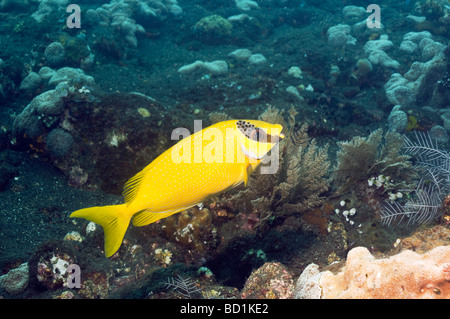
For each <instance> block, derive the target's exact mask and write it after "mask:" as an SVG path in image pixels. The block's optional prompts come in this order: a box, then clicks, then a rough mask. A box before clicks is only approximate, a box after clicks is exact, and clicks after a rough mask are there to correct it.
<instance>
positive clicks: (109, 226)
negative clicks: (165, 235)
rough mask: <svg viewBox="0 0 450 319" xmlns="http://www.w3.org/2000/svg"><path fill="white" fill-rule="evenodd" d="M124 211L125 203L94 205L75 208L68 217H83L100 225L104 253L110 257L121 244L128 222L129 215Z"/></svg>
mask: <svg viewBox="0 0 450 319" xmlns="http://www.w3.org/2000/svg"><path fill="white" fill-rule="evenodd" d="M126 211H127V207H126V204H122V205H110V206H101V207H100V206H96V207H89V208H83V209H80V210H77V211H75V212H73V213H72V214H71V215H70V217H71V218H72V217H79V218H84V219H87V220H90V221H92V222H94V223H96V224H98V225H100V226H102V227H103V232H104V234H105V255H106V257H111V256H112V255H113V254H114V253H115V252H116V251H117V250H118V249H119V247H120V245H121V244H122V240H123V237H124V236H125V232H126V231H127V228H128V225H129V224H130V220H131V216H129V215H128V214H127V213H126Z"/></svg>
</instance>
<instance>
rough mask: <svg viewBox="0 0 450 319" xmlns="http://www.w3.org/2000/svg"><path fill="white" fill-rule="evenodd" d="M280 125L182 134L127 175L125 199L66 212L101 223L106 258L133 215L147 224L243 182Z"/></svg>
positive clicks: (228, 124)
mask: <svg viewBox="0 0 450 319" xmlns="http://www.w3.org/2000/svg"><path fill="white" fill-rule="evenodd" d="M282 129H283V128H282V126H281V125H279V124H269V123H266V122H263V121H257V120H230V121H224V122H219V123H217V124H214V125H212V126H210V127H207V128H205V129H203V130H201V131H198V132H196V133H194V134H192V135H189V136H187V137H185V138H183V139H182V140H181V141H179V142H178V143H177V144H175V145H174V146H172V147H171V148H169V149H168V150H166V151H165V152H164V153H162V154H161V155H160V156H158V157H157V158H156V159H155V160H154V161H153V162H151V163H150V164H149V165H147V166H146V167H145V168H144V169H143V170H142V171H140V172H139V173H137V174H136V175H135V176H133V177H132V178H131V179H129V180H128V182H127V183H126V184H125V186H124V190H123V197H124V199H125V203H124V204H121V205H111V206H101V207H90V208H84V209H80V210H77V211H75V212H73V213H72V214H71V215H70V217H80V218H85V219H87V220H90V221H93V222H94V223H96V224H99V225H101V226H102V227H103V230H104V236H105V255H106V257H110V256H112V255H113V254H114V253H115V252H116V251H117V250H118V249H119V247H120V245H121V243H122V240H123V237H124V235H125V232H126V230H127V228H128V225H129V223H130V220H131V218H133V225H134V226H145V225H148V224H151V223H154V222H156V221H157V220H160V219H163V218H166V217H168V216H170V215H172V214H175V213H178V212H181V211H184V210H186V209H188V208H190V207H193V206H195V205H197V204H200V203H202V202H203V201H204V200H205V199H207V198H208V197H210V196H212V195H214V194H217V193H220V192H223V191H225V190H228V189H231V188H233V187H236V186H238V185H239V184H241V183H245V184H247V179H248V175H249V174H250V173H252V172H253V171H254V170H255V168H256V167H257V166H258V165H259V164H260V163H261V161H262V159H263V158H264V157H266V158H268V156H267V155H268V153H269V151H270V150H271V149H272V148H273V147H274V146H275V145H277V143H278V142H279V140H280V138H284V135H283V134H282V133H281V130H282ZM174 132H176V131H174ZM272 153H274V152H272ZM272 155H273V154H271V156H272ZM276 159H278V158H276Z"/></svg>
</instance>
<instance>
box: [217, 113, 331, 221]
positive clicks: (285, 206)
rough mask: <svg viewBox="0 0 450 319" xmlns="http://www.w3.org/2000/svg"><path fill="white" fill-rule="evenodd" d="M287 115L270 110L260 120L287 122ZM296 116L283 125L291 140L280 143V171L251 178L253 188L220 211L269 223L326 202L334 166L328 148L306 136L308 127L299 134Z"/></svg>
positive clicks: (231, 199) (225, 203) (226, 201)
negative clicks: (257, 217) (251, 215)
mask: <svg viewBox="0 0 450 319" xmlns="http://www.w3.org/2000/svg"><path fill="white" fill-rule="evenodd" d="M283 114H284V112H282V111H280V110H278V109H276V108H273V107H268V108H267V110H266V111H265V112H264V113H263V114H261V116H260V118H261V119H262V120H264V121H268V122H273V123H286V122H285V121H284V119H283ZM295 115H296V113H295V111H294V110H293V109H291V111H290V112H289V114H288V117H289V122H287V123H286V124H285V125H283V127H285V128H286V129H287V131H288V133H287V134H286V135H287V136H289V138H288V139H286V140H285V141H282V142H281V143H280V145H279V150H277V151H276V153H275V156H276V158H274V159H273V160H274V161H273V162H272V163H271V164H272V165H276V168H277V169H276V170H275V171H274V172H272V173H269V174H260V173H256V174H254V175H252V176H250V180H249V187H247V188H246V189H244V190H241V191H239V192H238V193H236V194H234V195H231V196H229V197H227V198H226V199H224V200H220V201H219V202H218V203H217V206H218V207H219V208H225V207H226V209H230V210H231V211H236V210H237V211H241V212H250V213H256V214H257V215H258V216H259V219H260V221H261V223H265V222H269V221H270V220H271V219H272V218H274V217H272V218H270V217H271V216H277V217H281V216H282V215H286V216H287V215H289V214H293V213H301V212H305V211H307V210H309V209H312V208H314V207H318V206H320V205H321V204H323V203H324V201H325V197H324V196H323V193H324V192H326V191H327V190H328V182H327V179H326V175H327V174H328V168H329V166H330V162H329V160H328V146H327V145H325V146H323V147H319V146H318V145H317V143H316V141H315V140H314V139H310V138H309V137H308V135H307V133H306V132H307V126H303V127H302V128H301V129H300V130H298V131H297V132H295V131H294V126H293V121H294V119H295ZM278 155H280V156H279V157H278ZM249 199H251V200H249ZM261 223H260V224H261Z"/></svg>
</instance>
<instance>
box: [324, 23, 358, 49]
mask: <svg viewBox="0 0 450 319" xmlns="http://www.w3.org/2000/svg"><path fill="white" fill-rule="evenodd" d="M350 31H351V28H350V26H349V25H347V24H338V25H335V26H333V27H331V28H329V29H328V30H327V36H328V43H329V44H331V45H332V46H334V47H344V46H345V45H347V44H356V39H355V38H354V37H352V36H351V35H350Z"/></svg>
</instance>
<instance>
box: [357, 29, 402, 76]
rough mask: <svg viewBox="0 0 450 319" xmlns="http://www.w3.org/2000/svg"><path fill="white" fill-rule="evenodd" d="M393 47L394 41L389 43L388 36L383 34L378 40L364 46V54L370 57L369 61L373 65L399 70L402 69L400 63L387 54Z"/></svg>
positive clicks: (368, 42)
mask: <svg viewBox="0 0 450 319" xmlns="http://www.w3.org/2000/svg"><path fill="white" fill-rule="evenodd" d="M392 46H393V43H392V41H389V38H388V36H387V35H386V34H383V35H381V36H380V38H379V39H378V40H370V41H367V42H366V44H365V45H364V52H365V53H366V55H368V59H369V61H370V62H372V63H373V64H375V65H377V64H380V65H382V66H384V67H387V68H393V69H398V68H399V67H400V63H398V61H395V60H394V59H392V58H391V57H390V56H388V55H387V53H386V52H385V51H386V50H388V49H390V48H391V47H392Z"/></svg>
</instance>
